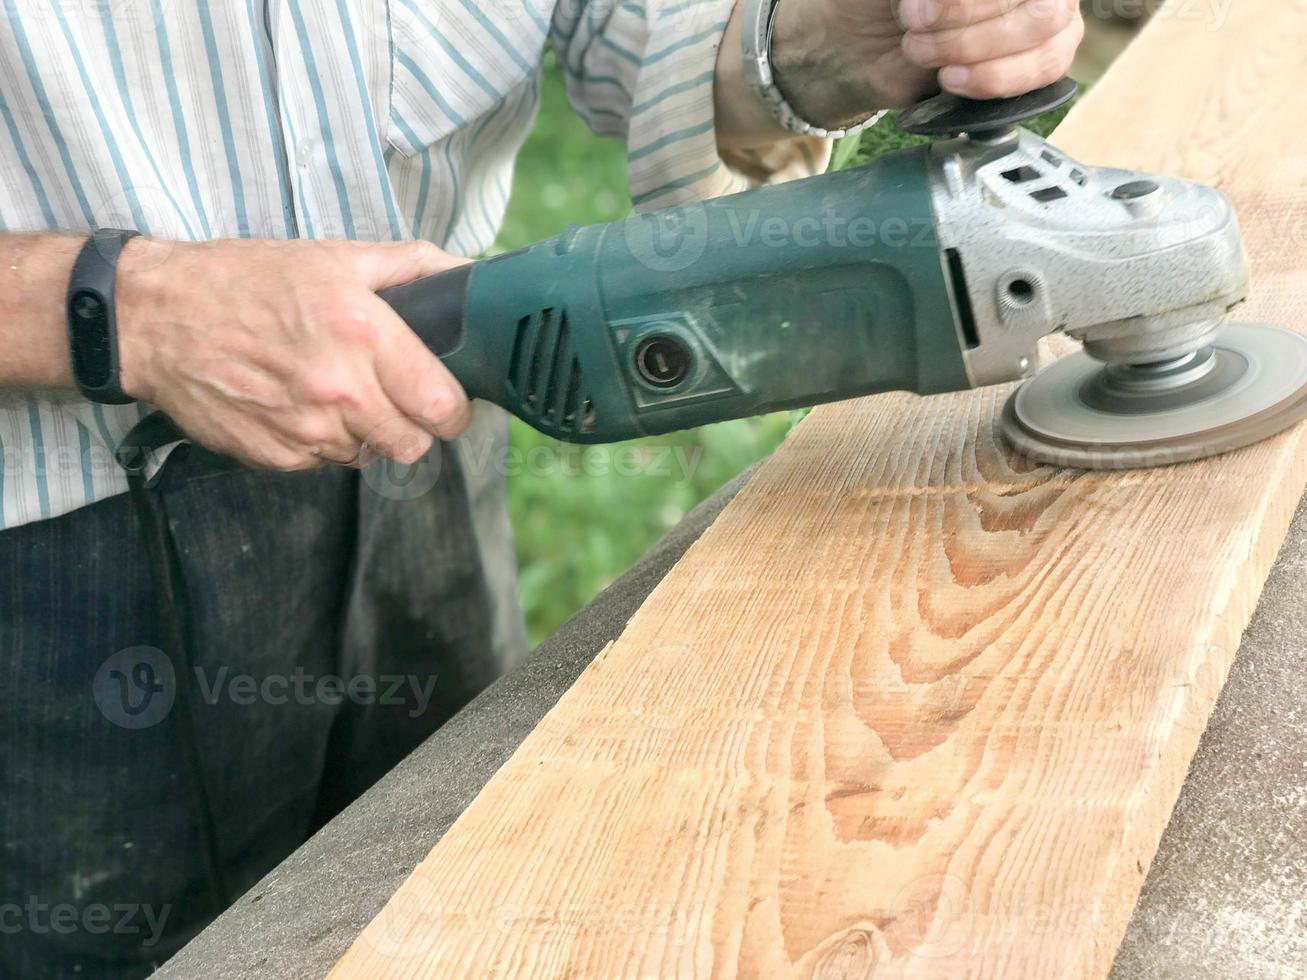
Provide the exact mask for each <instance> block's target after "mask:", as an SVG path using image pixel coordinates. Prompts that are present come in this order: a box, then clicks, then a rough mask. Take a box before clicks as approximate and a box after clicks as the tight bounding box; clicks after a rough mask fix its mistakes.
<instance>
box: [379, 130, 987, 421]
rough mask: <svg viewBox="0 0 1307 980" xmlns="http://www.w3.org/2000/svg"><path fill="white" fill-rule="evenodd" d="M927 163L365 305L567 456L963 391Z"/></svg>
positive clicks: (684, 218) (501, 258)
mask: <svg viewBox="0 0 1307 980" xmlns="http://www.w3.org/2000/svg"><path fill="white" fill-rule="evenodd" d="M926 152H927V150H926V149H925V148H918V149H913V150H906V151H903V152H899V153H895V154H890V155H887V156H884V157H880V158H878V159H877V160H874V161H873V162H872V163H870V164H868V165H866V166H864V167H859V168H855V169H852V170H846V171H841V172H839V173H834V174H826V175H824V176H822V177H819V178H809V179H806V180H800V181H794V182H792V183H788V184H784V185H780V186H775V187H765V188H761V189H757V190H752V191H745V192H743V193H740V194H735V195H731V196H728V197H723V198H717V199H714V200H710V201H705V202H702V203H691V204H687V205H682V206H679V207H674V208H668V209H665V210H662V211H657V212H653V213H648V214H642V215H636V216H634V217H632V218H629V219H626V220H624V221H616V222H611V223H608V224H603V225H595V226H591V227H586V228H575V229H569V230H567V231H565V232H564V233H563V234H561V235H559V236H557V237H555V238H552V239H549V240H546V241H542V242H538V243H536V244H534V245H531V246H528V247H526V248H523V249H519V250H517V251H513V252H508V253H505V254H503V255H498V256H495V257H493V258H490V259H486V260H483V261H480V262H476V263H472V264H470V265H467V266H463V267H460V268H458V269H455V270H452V271H451V272H447V273H442V274H440V275H438V276H433V277H430V278H428V279H425V280H419V281H417V282H414V283H409V284H406V285H404V286H399V287H395V288H393V289H390V290H386V291H384V292H383V293H382V296H383V298H385V299H386V300H387V301H388V302H390V303H391V305H392V306H393V307H394V308H395V309H396V310H397V311H398V312H399V313H400V315H401V316H402V317H403V318H404V319H405V320H406V322H408V324H409V325H410V326H411V327H412V328H413V329H414V330H415V331H416V333H417V334H418V335H419V336H420V337H421V338H422V339H423V340H424V341H425V342H426V343H427V344H428V346H430V347H431V348H432V349H433V350H434V351H435V352H436V353H437V354H438V355H440V356H441V358H442V360H443V361H444V363H445V364H446V365H447V366H448V367H449V368H450V370H451V371H452V372H453V374H454V375H455V376H456V377H457V378H458V379H459V381H460V382H461V383H462V385H463V387H464V388H465V389H466V390H467V392H468V394H469V395H471V396H473V397H477V398H483V399H486V400H489V401H492V402H495V403H496V404H498V405H501V406H503V407H504V408H506V409H507V410H509V411H510V412H512V413H513V414H514V415H517V416H518V417H519V418H521V419H523V420H525V421H526V422H528V423H529V424H530V425H532V426H534V427H535V428H537V429H539V430H540V431H542V432H544V433H547V434H549V435H551V436H554V437H556V438H558V439H561V440H565V441H568V442H584V443H600V442H614V441H618V440H623V439H630V438H634V437H637V436H642V435H652V434H656V433H661V432H668V431H672V430H675V429H683V428H688V427H692V426H697V425H703V424H706V423H710V422H717V421H722V420H725V419H732V418H740V417H744V416H750V415H758V414H761V413H765V412H770V411H775V410H780V409H787V408H795V407H801V406H808V405H815V404H818V403H822V402H829V401H836V400H840V399H845V398H850V397H855V396H858V395H864V394H870V393H873V392H878V391H888V390H907V391H914V392H918V393H920V394H931V393H935V392H941V391H955V390H959V389H963V388H967V387H970V384H969V382H968V380H967V374H966V370H965V367H964V363H963V357H962V348H963V345H964V343H965V337H964V333H963V331H962V330H961V329H960V326H959V324H958V318H957V316H956V314H955V309H956V308H957V304H956V303H955V302H954V298H953V296H952V290H953V285H952V283H951V280H950V277H949V270H948V268H947V263H946V259H945V257H944V255H943V253H942V252H941V250H940V247H939V243H938V240H937V236H936V228H935V218H934V214H933V211H932V208H931V197H930V193H929V188H928V186H927V166H926V159H925V153H926Z"/></svg>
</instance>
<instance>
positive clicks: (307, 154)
mask: <svg viewBox="0 0 1307 980" xmlns="http://www.w3.org/2000/svg"><path fill="white" fill-rule="evenodd" d="M316 146H317V143H316V141H314V140H311V139H307V140H303V141H302V142H301V143H300V145H299V146H298V147H297V148H296V150H295V162H296V163H297V164H299V165H300V166H301V167H302V166H304V165H305V164H306V163H308V162H309V161H310V160H311V159H313V150H314V149H315V148H316Z"/></svg>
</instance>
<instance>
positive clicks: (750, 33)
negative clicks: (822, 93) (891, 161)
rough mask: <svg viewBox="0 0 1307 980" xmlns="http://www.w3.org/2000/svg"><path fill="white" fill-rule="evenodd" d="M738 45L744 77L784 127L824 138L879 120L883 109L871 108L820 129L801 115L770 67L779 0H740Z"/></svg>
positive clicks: (851, 131) (844, 134)
mask: <svg viewBox="0 0 1307 980" xmlns="http://www.w3.org/2000/svg"><path fill="white" fill-rule="evenodd" d="M742 2H743V7H742V9H741V16H742V18H743V22H742V24H741V29H740V45H741V48H742V53H743V56H744V77H745V79H746V80H747V81H748V84H749V87H750V88H751V89H752V90H753V91H754V93H756V94H757V96H758V97H759V98H760V99H762V101H763V102H764V103H765V104H766V105H767V108H768V109H770V110H771V114H772V117H773V118H774V119H775V120H776V121H777V122H778V123H780V124H781V126H783V127H784V128H785V129H787V130H789V131H790V132H792V133H797V134H799V135H801V136H819V137H823V138H827V139H831V138H838V137H841V136H850V135H852V134H854V133H860V132H862V131H863V130H864V129H869V128H871V127H872V126H874V125H876V123H877V122H879V121H880V119H881V117H882V116H884V115H885V113H884V112H874V113H872V114H871V115H870V116H868V117H867V118H866V119H864V120H863V121H862V122H860V123H857V124H855V125H853V126H847V127H845V128H843V129H823V128H822V127H820V126H814V125H812V124H811V123H809V122H807V121H806V120H805V119H803V118H802V117H801V116H800V115H799V114H798V113H797V112H795V111H794V108H793V107H792V106H791V105H790V103H789V102H788V100H786V98H785V96H784V95H783V94H782V93H781V90H780V89H779V88H778V87H777V85H776V75H775V72H774V70H773V69H772V58H771V43H772V31H773V28H774V26H775V22H776V8H777V6H778V4H779V0H742Z"/></svg>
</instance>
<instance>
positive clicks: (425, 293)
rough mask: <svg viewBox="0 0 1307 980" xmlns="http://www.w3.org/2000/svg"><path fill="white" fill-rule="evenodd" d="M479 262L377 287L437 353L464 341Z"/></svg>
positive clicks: (378, 292)
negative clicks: (469, 290)
mask: <svg viewBox="0 0 1307 980" xmlns="http://www.w3.org/2000/svg"><path fill="white" fill-rule="evenodd" d="M475 265H476V263H475V262H468V263H466V264H464V265H459V266H455V267H454V268H452V269H446V270H445V271H444V272H437V273H436V274H435V275H434V276H425V277H423V278H421V279H414V280H413V281H412V282H406V283H404V284H402V285H399V286H391V287H389V288H387V289H381V290H378V291H377V295H378V296H380V297H381V298H382V299H383V300H385V301H386V302H387V303H389V304H390V306H391V308H392V309H393V310H394V311H395V312H396V313H398V314H399V317H400V319H402V320H403V321H404V322H405V323H407V324H408V325H409V327H410V328H412V330H413V332H414V333H415V334H417V335H418V338H419V339H420V340H421V341H422V342H423V343H424V344H426V345H427V346H428V347H429V348H431V351H432V353H434V354H435V355H436V356H437V357H444V356H445V355H447V354H450V353H453V351H455V350H457V349H458V347H459V345H460V344H462V342H463V310H464V307H465V305H466V300H467V287H468V282H469V281H470V280H471V278H472V269H473V267H474V266H475Z"/></svg>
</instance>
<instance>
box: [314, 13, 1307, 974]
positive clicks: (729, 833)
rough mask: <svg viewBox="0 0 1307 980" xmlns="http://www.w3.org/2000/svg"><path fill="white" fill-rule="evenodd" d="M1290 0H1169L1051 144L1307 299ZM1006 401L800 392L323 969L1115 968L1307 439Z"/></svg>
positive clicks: (1301, 144)
mask: <svg viewBox="0 0 1307 980" xmlns="http://www.w3.org/2000/svg"><path fill="white" fill-rule="evenodd" d="M1305 51H1307V4H1305V3H1304V2H1302V0H1240V2H1238V3H1225V2H1222V3H1215V2H1213V0H1208V2H1206V3H1186V2H1182V0H1174V2H1173V3H1171V4H1169V5H1168V6H1167V7H1165V8H1164V12H1163V14H1162V15H1159V16H1158V17H1157V18H1156V19H1155V20H1154V21H1153V23H1152V24H1151V25H1150V26H1149V27H1148V28H1147V29H1146V30H1145V32H1144V34H1143V36H1142V37H1141V39H1140V40H1139V41H1138V42H1137V44H1136V45H1135V46H1134V47H1133V48H1132V49H1131V50H1130V51H1128V52H1127V53H1126V55H1125V56H1124V58H1123V59H1122V61H1121V62H1120V63H1119V64H1118V65H1117V66H1116V67H1115V68H1114V69H1113V71H1112V72H1111V73H1109V76H1108V77H1107V78H1106V79H1105V80H1104V81H1103V82H1102V83H1101V84H1100V85H1099V86H1098V87H1097V88H1096V89H1095V90H1094V91H1093V92H1092V93H1091V94H1090V95H1089V96H1088V97H1087V98H1086V99H1085V100H1084V101H1083V102H1082V103H1081V104H1080V105H1079V106H1078V107H1077V108H1076V109H1075V110H1074V112H1073V113H1072V115H1071V117H1070V118H1069V119H1068V120H1067V122H1066V123H1065V125H1064V126H1063V128H1062V130H1061V131H1060V132H1059V134H1058V136H1057V138H1056V139H1055V142H1056V143H1057V144H1058V145H1059V146H1061V147H1062V148H1063V149H1065V150H1066V151H1068V152H1070V153H1072V154H1074V155H1078V156H1080V157H1082V158H1083V159H1085V160H1087V161H1090V162H1094V163H1107V164H1118V165H1124V166H1129V167H1136V168H1143V169H1154V170H1161V171H1167V172H1172V173H1178V174H1182V175H1186V176H1190V177H1194V178H1198V179H1201V180H1204V181H1207V182H1211V183H1215V184H1218V185H1219V186H1221V187H1223V188H1225V189H1226V190H1227V191H1228V192H1229V193H1230V194H1231V195H1232V196H1233V197H1234V199H1235V202H1236V205H1237V207H1238V209H1239V212H1240V215H1241V221H1242V224H1243V227H1244V233H1245V237H1246V241H1247V245H1248V248H1249V251H1250V253H1251V255H1252V258H1253V263H1254V270H1253V273H1254V283H1255V291H1254V298H1253V300H1252V302H1251V303H1250V304H1249V307H1248V308H1247V310H1246V313H1245V317H1246V318H1247V319H1256V320H1264V321H1270V322H1279V323H1283V324H1288V325H1294V326H1297V325H1301V324H1303V323H1304V322H1305V321H1307V256H1305V255H1304V252H1305V251H1307V247H1305V246H1307V230H1305V229H1307V204H1304V200H1303V199H1304V197H1307V195H1305V194H1304V191H1305V190H1307V131H1305V130H1304V128H1303V127H1302V126H1301V125H1299V122H1300V120H1298V119H1297V118H1296V117H1295V116H1294V112H1295V111H1296V108H1297V107H1300V106H1301V99H1302V92H1303V91H1304V89H1305V88H1307V56H1305V55H1304V54H1303V52H1305ZM1005 394H1006V391H1005V390H984V391H978V392H972V393H966V394H961V395H957V396H948V397H938V398H933V399H917V398H913V397H910V396H880V397H876V398H869V399H864V400H860V401H856V402H850V403H845V404H841V405H837V406H831V407H827V408H824V409H820V410H818V411H815V412H813V413H812V415H811V416H810V417H809V419H808V420H807V421H806V422H805V423H804V424H803V425H802V426H801V427H800V428H799V430H798V431H797V432H796V434H795V435H793V436H792V437H791V438H790V440H789V441H788V442H786V444H785V445H784V446H783V447H782V448H781V449H780V450H779V451H778V452H777V453H776V455H775V457H774V458H773V459H772V460H770V461H769V462H768V463H767V465H766V466H765V467H763V469H762V470H761V471H760V473H759V474H758V475H757V476H756V477H755V479H754V480H753V481H752V483H751V484H750V485H749V486H748V487H747V488H746V489H745V490H744V491H743V492H742V493H741V494H740V495H739V496H738V497H737V498H736V499H735V501H734V502H732V503H731V505H730V506H729V507H728V508H727V509H726V510H725V512H723V514H722V515H721V516H720V517H719V519H718V520H717V521H716V523H715V524H714V525H713V526H712V527H711V528H710V529H709V530H708V531H707V532H706V533H705V534H704V535H703V537H702V538H701V539H700V540H699V542H698V543H697V544H696V545H695V546H694V547H693V548H692V549H691V550H690V551H689V552H688V553H687V554H686V556H685V557H684V558H683V560H682V561H681V562H680V564H679V565H677V567H676V568H675V569H674V570H673V571H672V572H671V573H670V574H669V575H668V576H667V577H666V579H665V580H664V581H663V582H662V584H661V585H660V586H659V587H658V588H657V589H656V590H655V592H654V593H653V594H652V595H651V596H650V597H649V599H648V601H647V602H646V603H645V605H644V606H643V608H642V609H641V610H640V611H639V613H638V614H637V615H636V616H635V618H634V619H633V620H632V621H631V623H630V625H629V626H628V628H627V630H626V631H625V633H624V634H623V635H622V637H621V639H620V640H618V641H617V642H616V643H615V644H613V645H612V646H611V647H609V648H608V649H607V650H606V651H605V652H604V653H603V654H601V655H600V656H599V657H598V658H597V659H596V660H595V662H594V663H593V665H592V666H591V667H590V668H589V669H588V670H587V671H586V672H585V673H584V675H583V676H582V677H581V678H580V680H579V681H578V682H577V683H576V685H575V686H574V687H573V688H572V689H571V690H570V691H569V692H568V693H567V694H566V695H565V696H564V697H563V698H562V700H561V701H560V702H559V704H558V705H557V706H556V707H555V708H554V710H553V711H552V712H550V714H549V715H548V716H547V717H546V718H545V719H544V721H543V722H542V723H541V724H540V726H539V727H538V729H537V730H536V731H535V732H534V733H533V734H532V735H531V736H530V737H529V738H528V739H527V740H526V741H525V742H524V743H523V745H522V746H521V748H520V749H519V750H518V752H517V753H516V754H515V755H514V756H513V758H512V759H511V760H510V761H509V762H508V763H507V764H506V765H505V766H504V768H503V769H502V770H501V771H500V772H499V773H498V774H497V775H496V776H495V777H494V779H492V780H491V782H490V783H489V784H488V785H487V786H486V788H485V790H484V791H483V792H482V793H481V795H480V796H479V797H478V798H477V800H476V801H475V802H474V803H473V804H472V806H471V807H470V808H469V809H468V810H467V812H466V813H464V814H463V816H462V817H461V818H460V819H459V820H458V822H457V823H456V824H455V825H454V826H453V827H452V828H451V829H450V831H449V832H448V833H447V834H446V835H445V837H444V838H443V839H442V840H441V841H440V843H439V844H438V845H437V846H436V847H435V848H434V849H433V850H432V852H431V853H430V855H429V856H428V857H427V858H426V860H425V861H423V863H422V864H421V865H420V866H419V867H418V868H417V870H416V871H415V872H414V874H413V876H412V878H411V879H410V880H409V881H408V882H407V883H406V884H405V885H404V886H403V887H402V888H401V889H400V891H399V892H398V893H397V894H396V896H395V897H394V899H393V900H392V901H391V903H390V904H389V905H388V906H387V908H386V909H385V910H384V911H383V912H382V913H381V914H380V915H379V916H378V917H377V919H376V920H375V921H374V922H373V923H372V924H371V925H370V926H369V927H368V929H367V930H366V931H365V932H364V933H363V935H362V936H361V937H360V939H359V940H358V941H357V942H356V943H355V944H354V946H353V947H352V949H351V950H350V951H349V952H348V953H347V954H346V956H345V957H344V958H343V959H342V960H341V962H340V963H339V964H338V966H337V968H336V970H335V971H334V973H333V976H335V977H338V978H379V977H444V976H489V975H494V976H517V975H522V976H528V975H529V976H546V977H564V976H568V977H571V976H583V977H600V978H612V977H626V976H630V977H636V976H640V977H645V976H676V977H689V976H703V977H707V976H749V977H787V976H797V975H802V976H816V977H866V976H873V975H874V976H876V977H900V976H911V977H947V978H954V977H962V976H985V977H1001V978H1013V977H1038V978H1046V977H1082V976H1101V975H1103V974H1105V973H1106V972H1107V971H1108V969H1109V967H1110V964H1111V962H1112V957H1113V954H1114V952H1115V950H1116V948H1117V945H1118V944H1119V942H1120V939H1121V936H1122V933H1123V931H1124V929H1125V925H1126V922H1127V920H1128V918H1129V915H1130V912H1131V909H1132V907H1133V905H1134V903H1135V899H1136V897H1137V895H1138V892H1139V889H1140V887H1141V884H1142V882H1143V880H1144V876H1145V874H1146V872H1147V870H1148V865H1149V862H1150V860H1151V858H1152V856H1153V854H1154V852H1155V850H1156V848H1157V844H1158V840H1159V838H1160V836H1161V834H1162V830H1163V828H1164V826H1165V824H1166V822H1167V819H1168V816H1169V813H1170V810H1171V808H1172V806H1173V804H1174V801H1175V799H1176V796H1177V794H1178V792H1179V789H1180V785H1181V782H1182V780H1183V777H1184V773H1185V769H1186V767H1187V765H1188V762H1189V759H1190V757H1191V755H1192V753H1193V751H1194V749H1195V747H1196V745H1197V741H1198V738H1199V736H1200V734H1201V732H1202V729H1203V727H1204V725H1205V722H1206V719H1207V716H1208V712H1209V710H1210V708H1211V706H1212V704H1213V702H1214V700H1215V698H1216V695H1217V692H1218V691H1219V688H1220V686H1221V684H1222V682H1223V679H1224V677H1225V674H1226V671H1227V669H1228V667H1229V664H1230V662H1231V660H1232V658H1233V656H1234V653H1235V650H1236V648H1237V645H1238V641H1239V635H1240V632H1241V630H1242V629H1243V627H1244V625H1245V624H1246V623H1247V621H1248V619H1249V617H1250V615H1251V613H1252V610H1253V607H1254V604H1255V602H1256V599H1257V596H1258V593H1259V591H1260V588H1261V585H1262V583H1263V581H1264V578H1265V576H1266V574H1267V572H1268V570H1269V568H1270V566H1271V563H1272V560H1273V558H1274V555H1275V552H1276V551H1277V549H1278V547H1279V544H1280V543H1281V541H1282V540H1283V536H1284V533H1285V530H1286V528H1287V526H1288V522H1289V519H1290V517H1291V515H1292V512H1293V509H1294V506H1295V504H1296V503H1297V501H1298V499H1299V496H1300V495H1301V492H1302V490H1303V487H1304V483H1305V482H1307V453H1304V446H1303V429H1302V428H1301V427H1300V428H1299V429H1297V430H1295V431H1293V432H1292V433H1289V434H1286V435H1283V436H1280V437H1277V438H1275V439H1273V440H1271V441H1268V442H1266V443H1263V444H1261V445H1258V446H1256V447H1252V448H1249V449H1246V450H1242V451H1240V452H1237V453H1234V454H1231V455H1229V456H1226V457H1223V458H1221V459H1217V460H1210V461H1206V462H1202V463H1197V464H1190V465H1185V466H1179V467H1173V468H1167V469H1159V470H1153V471H1147V472H1137V473H1126V474H1090V473H1082V472H1073V471H1065V470H1054V469H1049V468H1044V467H1036V466H1033V465H1031V464H1028V463H1025V462H1022V461H1020V460H1017V459H1015V458H1013V457H1012V456H1011V455H1009V454H1008V453H1007V452H1006V451H1005V450H1003V449H1002V448H1001V447H1000V446H999V445H998V444H997V443H996V438H995V433H994V419H995V415H996V412H997V410H998V408H999V406H1000V405H1001V403H1002V399H1003V398H1004V396H1005Z"/></svg>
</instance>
